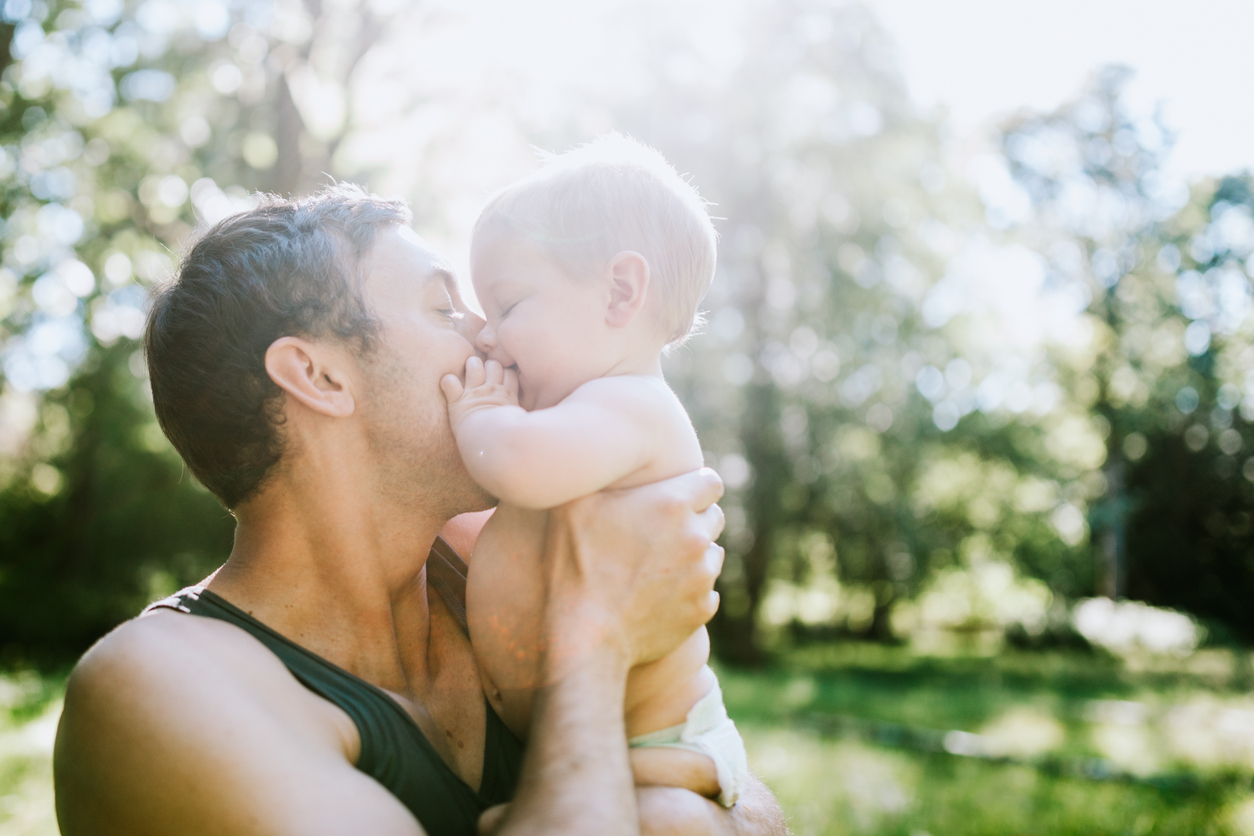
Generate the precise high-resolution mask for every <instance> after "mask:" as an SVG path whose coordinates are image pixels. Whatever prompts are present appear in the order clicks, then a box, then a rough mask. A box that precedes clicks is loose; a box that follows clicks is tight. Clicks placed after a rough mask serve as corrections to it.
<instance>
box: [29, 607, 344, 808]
mask: <svg viewBox="0 0 1254 836" xmlns="http://www.w3.org/2000/svg"><path fill="white" fill-rule="evenodd" d="M339 715H342V712H341V711H339V710H338V709H335V708H334V707H333V706H331V705H330V704H329V703H324V702H323V701H321V700H320V699H319V698H317V697H315V696H314V695H313V694H312V693H311V692H309V691H306V690H305V689H304V688H303V686H301V685H300V683H299V682H297V680H296V679H295V678H294V677H293V676H292V675H291V674H290V673H289V672H288V671H287V669H286V668H285V667H284V665H283V663H282V662H281V661H280V660H279V659H278V657H276V656H274V655H273V654H272V653H270V651H269V650H267V649H266V647H265V646H264V645H262V644H261V643H260V642H258V641H257V640H256V639H254V638H252V637H251V636H250V635H248V634H247V633H245V632H244V631H242V630H240V629H239V628H237V627H234V626H233V625H231V624H227V623H225V622H221V621H218V620H216V619H211V618H205V617H200V616H195V615H187V614H180V613H175V612H168V611H157V612H154V613H151V614H149V615H146V616H143V617H141V618H137V619H134V620H132V621H128V622H126V623H125V624H123V625H122V626H120V627H118V628H117V629H115V630H114V631H113V632H112V633H110V634H109V635H107V636H106V637H104V638H103V639H101V640H100V641H99V642H97V643H96V645H95V646H94V647H92V649H91V650H89V651H88V652H87V653H86V654H85V655H84V656H83V658H82V660H81V661H80V662H79V664H78V666H77V667H76V668H75V670H74V672H73V673H72V674H71V676H70V681H69V684H68V686H67V688H66V695H65V707H64V709H63V712H62V715H61V723H60V726H59V727H58V731H57V742H56V748H55V750H54V753H53V772H54V778H55V782H56V792H57V810H58V813H57V815H58V817H59V819H61V821H62V829H63V832H65V833H87V832H91V833H122V832H125V833H139V832H145V833H146V832H157V830H154V827H156V825H155V824H154V823H159V822H162V821H167V820H168V819H169V817H170V816H172V815H176V814H177V811H178V809H180V808H179V805H180V804H181V805H187V804H191V803H192V801H193V796H194V797H195V798H202V799H215V798H216V799H219V800H221V799H227V798H234V799H239V805H243V806H241V807H240V809H242V810H244V811H245V812H246V813H247V814H248V815H254V814H256V815H260V813H257V812H256V811H255V810H252V808H251V807H249V806H248V805H249V804H251V803H252V802H250V801H249V800H248V794H249V792H250V789H249V788H250V787H252V786H253V783H255V782H257V781H263V780H268V779H266V776H267V775H271V774H297V773H299V772H301V770H306V771H308V770H311V769H313V770H314V773H311V774H314V778H315V779H317V776H319V775H321V776H324V777H325V776H326V775H334V774H343V770H344V769H348V770H349V771H350V772H351V762H352V760H353V759H354V758H355V757H356V755H355V752H354V749H353V747H354V746H356V743H355V740H356V738H355V736H354V730H353V729H352V727H351V723H352V721H351V720H349V719H348V717H347V715H343V716H342V717H341V716H339ZM224 763H229V764H232V765H233V766H232V769H228V770H223V769H222V768H221V765H222V764H224ZM337 780H339V779H337ZM350 780H351V779H350ZM282 789H283V787H279V786H276V787H274V788H272V792H271V793H270V795H271V796H276V795H281V793H280V790H282ZM189 793H190V794H189ZM295 798H296V797H295V796H293V798H291V799H287V800H288V801H293V799H295ZM246 802H247V803H246ZM197 803H199V802H197ZM275 803H276V804H277V802H275ZM233 804H234V802H233ZM204 805H207V806H206V810H208V812H206V813H205V818H204V827H201V828H199V829H195V832H202V831H204V830H206V829H208V830H212V831H214V832H244V831H242V830H239V829H232V827H233V826H232V827H225V826H223V827H219V826H217V824H216V822H217V821H218V820H217V819H216V818H215V817H216V816H218V815H223V816H226V817H227V818H228V819H229V818H230V816H231V815H234V814H235V812H233V807H232V806H231V805H227V806H223V805H222V804H218V803H216V802H214V803H210V802H209V801H204ZM236 806H238V805H236ZM279 806H280V807H281V808H282V809H287V807H284V806H283V805H279ZM210 807H212V809H209V808H210ZM219 808H220V809H219ZM202 812H203V811H202ZM236 812H237V811H236ZM101 822H109V823H111V824H110V825H109V826H108V827H106V826H104V825H102V824H101ZM141 825H142V826H141ZM158 829H159V828H158ZM189 832H192V831H191V830H189ZM247 832H252V831H251V830H249V831H247ZM266 832H280V831H279V830H267V831H266ZM284 832H286V831H284Z"/></svg>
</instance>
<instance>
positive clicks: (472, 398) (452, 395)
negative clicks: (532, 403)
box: [440, 355, 518, 427]
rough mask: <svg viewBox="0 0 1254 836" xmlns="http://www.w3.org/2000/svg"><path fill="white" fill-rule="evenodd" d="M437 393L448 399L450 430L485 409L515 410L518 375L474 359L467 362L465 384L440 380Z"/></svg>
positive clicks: (448, 378)
mask: <svg viewBox="0 0 1254 836" xmlns="http://www.w3.org/2000/svg"><path fill="white" fill-rule="evenodd" d="M440 390H441V391H442V392H444V397H445V398H446V399H448V415H449V420H450V421H452V423H453V426H454V427H456V426H457V425H458V424H459V423H461V422H462V421H463V420H465V418H466V416H468V415H472V414H474V413H476V412H479V411H481V410H484V409H495V408H496V407H499V406H518V374H517V373H516V372H515V371H514V370H513V369H506V368H504V367H502V366H501V364H500V363H498V362H497V361H495V360H489V361H487V362H486V363H485V362H484V361H482V360H480V359H479V358H478V357H476V356H473V355H472V356H471V357H470V359H469V360H467V361H466V382H465V384H463V383H462V382H461V381H460V380H458V379H457V375H455V374H446V375H444V377H443V378H441V380H440Z"/></svg>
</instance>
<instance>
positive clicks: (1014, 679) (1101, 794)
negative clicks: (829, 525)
mask: <svg viewBox="0 0 1254 836" xmlns="http://www.w3.org/2000/svg"><path fill="white" fill-rule="evenodd" d="M720 676H721V678H722V680H723V683H724V693H725V694H726V697H727V702H728V708H729V710H730V711H731V713H732V716H733V717H735V718H736V720H737V724H738V725H739V726H740V727H741V730H742V732H743V734H744V736H745V740H746V744H747V746H748V748H749V761H750V765H751V766H752V767H753V768H754V769H755V771H757V772H758V773H759V774H760V775H761V776H762V777H763V779H764V780H765V781H766V782H767V783H768V784H769V785H770V786H771V787H772V788H773V789H774V790H775V792H776V793H777V795H778V796H779V799H780V801H781V803H782V804H783V806H784V808H785V810H786V812H787V813H788V816H789V824H790V827H791V828H792V830H793V831H794V833H796V834H798V836H818V834H883V836H889V835H890V834H891V835H892V836H897V834H901V836H922V834H930V836H942V834H944V835H945V836H948V835H949V834H954V836H978V835H980V834H989V836H993V834H996V836H1006V834H1085V836H1096V834H1138V836H1143V835H1147V834H1199V836H1200V834H1233V836H1239V834H1246V833H1254V784H1252V782H1251V776H1252V775H1254V700H1251V699H1250V698H1249V697H1247V696H1246V693H1245V691H1244V689H1243V688H1242V687H1241V686H1242V681H1241V680H1242V677H1241V675H1240V669H1239V668H1238V666H1237V665H1235V664H1234V663H1233V660H1232V658H1231V656H1230V654H1229V656H1228V657H1224V656H1223V655H1222V654H1211V655H1210V656H1205V655H1203V656H1198V657H1195V658H1194V659H1191V660H1189V661H1188V662H1181V663H1175V664H1171V665H1162V664H1159V665H1158V666H1157V668H1156V669H1142V670H1135V669H1130V668H1129V667H1128V666H1127V665H1124V664H1122V663H1120V662H1119V661H1117V660H1113V659H1110V658H1108V657H1102V656H1096V655H1092V654H1086V653H1077V652H1071V653H1066V652H1031V653H1024V652H1013V651H1011V652H1007V653H1003V654H1001V655H999V656H997V657H994V658H991V659H944V660H941V659H929V658H920V657H915V656H912V655H910V653H909V652H908V651H906V650H904V649H900V648H886V647H881V646H874V645H859V644H845V645H832V646H828V647H823V648H812V649H811V650H809V651H805V652H801V653H795V654H793V655H792V656H790V657H789V658H788V659H787V660H786V662H784V663H782V664H781V665H779V666H778V667H777V668H776V669H774V670H772V671H770V672H767V673H763V672H744V671H734V670H731V671H722V672H721V674H720ZM955 733H958V734H955Z"/></svg>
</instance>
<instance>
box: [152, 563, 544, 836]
mask: <svg viewBox="0 0 1254 836" xmlns="http://www.w3.org/2000/svg"><path fill="white" fill-rule="evenodd" d="M437 542H438V543H439V544H440V546H441V548H440V550H439V551H438V552H437V550H436V549H435V548H434V547H433V549H432V553H431V558H429V559H428V567H438V568H434V571H431V570H430V569H429V575H428V577H429V580H430V579H432V578H433V577H437V576H438V577H439V579H440V580H439V581H438V582H437V581H434V580H431V583H432V588H433V589H435V590H436V592H437V594H439V595H440V598H441V600H443V601H444V603H445V604H446V606H448V607H449V609H450V611H452V612H453V614H454V616H456V617H458V618H459V620H460V621H461V622H462V624H463V627H464V625H465V611H466V610H465V603H464V602H465V597H464V596H465V572H464V567H465V565H466V564H465V562H464V561H462V560H461V558H460V557H458V555H457V553H456V552H455V551H453V549H452V548H451V547H449V546H448V544H447V543H444V541H443V540H439V541H437ZM459 569H461V571H459ZM458 577H460V579H461V580H460V586H459V585H458V580H457V579H458ZM459 593H460V594H459ZM450 597H451V598H452V600H450ZM455 605H458V606H455ZM158 610H174V611H177V612H182V613H187V614H190V615H198V616H203V617H208V618H216V619H218V620H221V621H225V622H227V623H230V624H233V625H235V626H236V627H239V628H240V629H242V630H244V631H245V632H247V633H248V634H249V635H251V636H253V638H255V639H257V640H258V641H260V642H261V643H262V644H263V645H265V646H266V647H267V648H268V649H269V650H270V651H271V652H272V653H274V655H275V656H277V657H278V658H279V660H280V661H282V662H283V664H284V666H285V667H287V669H288V670H289V671H290V672H291V673H292V675H293V676H294V677H296V679H297V680H298V681H299V682H300V683H301V684H302V685H304V686H305V687H306V688H308V689H309V690H310V691H312V692H313V693H315V694H317V695H319V696H320V697H322V698H323V699H325V700H327V701H328V702H330V703H332V704H334V705H336V706H338V707H339V708H340V709H342V710H343V711H344V712H345V713H346V714H348V716H349V717H350V718H351V719H352V721H353V724H354V725H355V726H356V727H357V730H358V734H359V736H360V738H361V754H360V756H359V757H358V759H357V763H356V764H355V765H356V767H357V769H358V770H360V771H361V772H364V773H366V774H367V775H370V776H371V777H372V778H374V779H375V780H377V781H378V782H379V783H380V784H382V785H383V786H384V787H385V788H387V789H388V790H389V791H390V792H391V793H392V794H393V795H394V796H396V798H397V799H398V800H399V801H400V802H401V803H402V804H404V805H405V806H406V807H407V808H409V810H410V812H411V813H413V814H414V816H415V817H416V818H417V819H418V821H419V822H421V823H422V826H423V828H424V829H425V830H426V832H427V833H428V834H430V836H445V834H466V836H470V834H475V833H476V828H477V822H478V818H479V814H480V813H482V812H483V811H484V810H486V809H487V808H488V807H490V806H493V805H495V804H501V803H504V802H506V801H509V800H510V798H511V797H512V795H513V792H514V787H515V786H516V785H517V782H518V774H519V771H520V769H521V765H522V744H521V743H520V742H519V740H518V738H516V737H515V736H514V735H513V733H512V732H510V730H509V729H508V728H507V727H506V726H505V724H504V723H503V722H502V721H501V719H500V718H499V717H498V716H497V714H496V712H495V711H493V710H492V706H491V705H490V704H489V703H488V702H487V698H486V697H485V698H484V703H485V708H486V715H487V728H486V730H485V738H484V757H483V777H482V779H481V781H480V787H479V790H478V791H476V790H474V789H473V788H471V787H470V786H469V785H468V784H466V782H465V781H463V780H462V779H461V778H460V777H459V776H458V775H457V774H456V773H455V772H453V770H452V769H450V768H449V767H448V765H447V764H446V763H445V762H444V760H443V758H441V757H440V755H439V753H438V752H437V751H436V750H435V748H434V747H433V746H432V745H431V742H430V741H429V740H427V738H426V736H425V735H424V734H423V733H422V731H421V729H419V728H418V724H417V723H415V722H414V720H413V718H412V717H410V716H409V714H408V713H406V712H405V710H404V709H403V708H402V707H401V706H400V704H399V703H397V702H396V700H394V699H392V698H391V697H390V696H388V695H387V694H386V693H385V692H384V691H383V690H382V689H380V688H378V687H376V686H375V685H372V684H371V683H369V682H366V681H365V680H363V679H360V678H359V677H357V676H354V675H353V674H351V673H349V672H348V671H346V670H344V669H343V668H340V667H339V666H337V665H335V664H333V663H331V662H329V661H327V660H326V659H323V658H322V657H321V656H318V655H317V654H315V653H312V652H310V651H309V650H306V649H305V648H303V647H301V646H300V645H298V644H296V643H295V642H293V641H292V640H290V639H288V638H287V637H286V636H284V635H282V634H281V633H278V632H277V631H275V630H273V629H271V628H270V627H268V626H267V625H265V624H263V623H262V622H261V621H258V620H257V619H256V618H254V617H253V616H251V615H249V614H248V613H246V612H244V611H243V610H241V609H239V608H238V607H236V606H234V605H233V604H231V603H230V602H229V601H227V600H225V599H224V598H222V597H221V596H219V595H217V594H215V593H214V592H212V591H211V590H208V589H205V588H204V587H195V586H193V587H188V588H187V589H184V590H182V591H181V592H178V593H176V594H174V595H172V596H170V597H169V598H166V599H163V600H161V601H157V602H155V603H153V604H151V605H149V606H148V607H147V608H145V610H144V612H143V613H142V615H147V614H150V613H152V612H154V611H158Z"/></svg>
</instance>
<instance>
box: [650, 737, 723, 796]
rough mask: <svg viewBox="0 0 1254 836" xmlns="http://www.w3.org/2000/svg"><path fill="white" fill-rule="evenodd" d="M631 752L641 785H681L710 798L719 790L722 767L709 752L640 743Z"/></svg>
mask: <svg viewBox="0 0 1254 836" xmlns="http://www.w3.org/2000/svg"><path fill="white" fill-rule="evenodd" d="M628 755H629V756H630V757H631V772H632V775H633V776H634V778H635V781H636V786H638V787H680V788H681V789H685V790H692V791H693V792H695V793H696V794H697V795H704V796H705V797H706V798H715V797H717V796H718V794H719V783H718V769H717V768H716V767H715V766H714V759H713V758H711V757H709V756H708V755H702V754H700V753H698V752H692V751H689V750H687V749H671V748H668V747H665V746H644V747H639V748H635V749H632V750H631V751H630V752H629V753H628Z"/></svg>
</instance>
